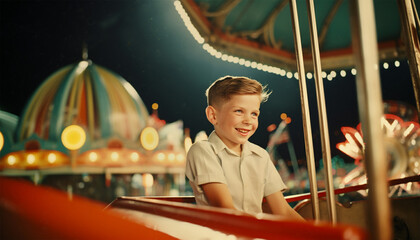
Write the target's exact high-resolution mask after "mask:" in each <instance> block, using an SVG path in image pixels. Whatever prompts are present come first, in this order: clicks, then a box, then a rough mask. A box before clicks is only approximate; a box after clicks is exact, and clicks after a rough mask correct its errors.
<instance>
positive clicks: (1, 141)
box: [0, 132, 4, 152]
mask: <svg viewBox="0 0 420 240" xmlns="http://www.w3.org/2000/svg"><path fill="white" fill-rule="evenodd" d="M3 146H4V137H3V133H1V132H0V152H1V150H2V149H3Z"/></svg>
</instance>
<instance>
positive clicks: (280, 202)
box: [266, 191, 304, 220]
mask: <svg viewBox="0 0 420 240" xmlns="http://www.w3.org/2000/svg"><path fill="white" fill-rule="evenodd" d="M266 199H267V203H268V205H269V206H270V208H271V211H272V212H273V214H276V215H281V216H284V217H287V218H288V219H293V220H304V218H303V217H302V216H300V215H299V214H298V213H297V212H296V211H295V210H294V209H293V208H292V207H290V205H289V203H287V201H286V199H285V198H284V196H283V193H282V192H281V191H278V192H275V193H273V194H270V195H268V196H267V197H266Z"/></svg>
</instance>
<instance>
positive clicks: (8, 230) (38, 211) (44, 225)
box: [0, 177, 175, 239]
mask: <svg viewBox="0 0 420 240" xmlns="http://www.w3.org/2000/svg"><path fill="white" fill-rule="evenodd" d="M104 207H105V205H103V204H100V203H98V202H94V201H91V200H88V199H85V198H81V197H77V196H73V199H72V200H69V198H68V196H67V194H65V193H63V192H60V191H58V190H55V189H51V188H46V187H39V186H35V185H33V184H31V183H29V182H27V181H23V180H13V179H8V178H1V177H0V239H175V238H173V237H171V236H169V235H167V234H165V233H162V232H158V231H155V230H153V229H150V228H148V227H146V226H144V225H142V224H138V223H135V222H133V221H129V220H127V219H125V218H123V216H121V215H120V214H116V213H114V212H111V211H104Z"/></svg>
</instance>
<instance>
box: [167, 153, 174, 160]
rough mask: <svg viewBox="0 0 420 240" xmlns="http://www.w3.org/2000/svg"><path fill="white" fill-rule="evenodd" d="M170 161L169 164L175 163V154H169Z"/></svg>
mask: <svg viewBox="0 0 420 240" xmlns="http://www.w3.org/2000/svg"><path fill="white" fill-rule="evenodd" d="M168 160H169V162H173V161H175V154H173V153H169V154H168Z"/></svg>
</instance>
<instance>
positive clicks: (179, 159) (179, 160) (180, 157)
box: [176, 153, 185, 162]
mask: <svg viewBox="0 0 420 240" xmlns="http://www.w3.org/2000/svg"><path fill="white" fill-rule="evenodd" d="M176 160H177V161H178V162H183V161H184V160H185V157H184V155H183V154H181V153H178V154H177V155H176Z"/></svg>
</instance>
